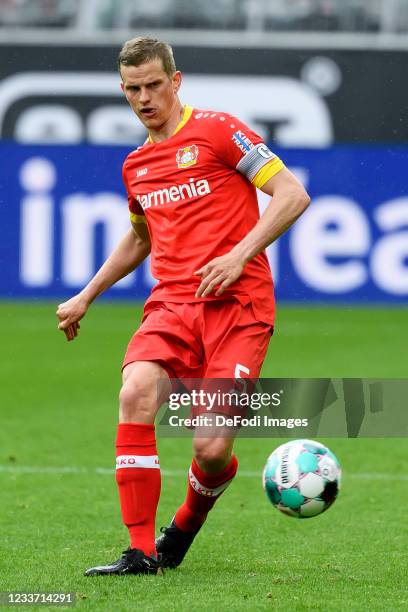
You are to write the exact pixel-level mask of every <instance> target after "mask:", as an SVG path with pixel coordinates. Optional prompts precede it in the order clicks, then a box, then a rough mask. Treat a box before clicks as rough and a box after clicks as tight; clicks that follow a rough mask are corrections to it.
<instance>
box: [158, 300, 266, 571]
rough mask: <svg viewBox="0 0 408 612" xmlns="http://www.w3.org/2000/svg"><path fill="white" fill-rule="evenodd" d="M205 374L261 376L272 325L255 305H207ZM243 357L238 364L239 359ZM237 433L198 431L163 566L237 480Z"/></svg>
mask: <svg viewBox="0 0 408 612" xmlns="http://www.w3.org/2000/svg"><path fill="white" fill-rule="evenodd" d="M207 311H208V312H207V325H206V326H205V328H206V330H208V332H207V334H206V336H207V337H206V338H205V340H206V354H207V357H208V363H207V368H206V371H205V377H206V378H223V379H225V378H228V379H230V380H231V383H234V382H235V380H236V379H237V378H239V379H242V378H251V379H253V378H257V377H258V376H259V372H260V370H261V367H262V363H263V360H264V358H265V355H266V351H267V348H268V344H269V340H270V331H271V327H270V326H269V325H267V324H266V323H262V322H258V321H257V320H256V319H255V318H254V315H253V312H252V308H251V306H250V305H248V307H242V306H241V305H240V304H239V303H235V302H234V303H233V304H232V305H231V304H230V305H228V304H227V305H226V306H223V305H219V304H212V305H208V306H207ZM237 359H239V362H237ZM233 444H234V431H233V430H231V429H230V428H227V429H225V428H224V429H222V430H219V431H218V432H215V435H214V432H212V433H211V436H206V435H205V431H204V432H203V430H198V431H196V435H195V438H194V443H193V452H194V456H193V460H192V463H191V466H190V469H189V474H188V482H187V494H186V498H185V501H184V503H183V504H182V505H181V506H180V508H179V509H178V510H177V512H176V514H175V517H174V518H173V520H172V522H171V524H170V526H169V527H167V528H165V529H163V535H162V536H161V537H160V538H159V539H158V540H157V542H156V545H157V550H158V552H159V554H160V555H161V557H162V562H163V565H165V566H167V567H176V566H177V565H179V564H180V563H181V561H182V560H183V558H184V556H185V554H186V552H187V550H188V549H189V547H190V546H191V543H192V541H193V539H194V537H195V536H196V534H197V533H198V531H199V529H200V528H201V526H202V525H203V523H204V521H205V519H206V518H207V514H208V512H209V511H210V510H211V509H212V508H213V506H214V505H215V503H216V501H217V499H218V498H219V497H220V496H221V495H222V493H223V492H224V491H225V489H226V488H227V487H228V486H229V484H230V483H231V482H232V479H233V478H234V476H235V474H236V472H237V468H238V461H237V459H236V457H235V455H234V454H233Z"/></svg>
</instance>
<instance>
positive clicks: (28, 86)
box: [0, 0, 408, 304]
mask: <svg viewBox="0 0 408 612" xmlns="http://www.w3.org/2000/svg"><path fill="white" fill-rule="evenodd" d="M407 29H408V2H407V0H372V1H370V2H365V1H363V0H338V1H337V0H288V1H286V0H285V1H283V0H218V1H217V2H211V3H206V2H198V1H196V0H189V1H187V0H156V1H155V2H151V1H146V0H138V1H128V0H121V1H120V2H119V1H116V0H84V1H80V0H2V2H1V3H0V50H1V60H0V139H1V140H0V147H1V148H0V150H1V152H2V164H1V167H0V183H1V185H0V189H1V190H2V196H1V197H2V206H1V212H0V221H1V227H2V228H3V231H4V232H5V235H4V237H3V240H2V244H1V246H0V248H1V250H2V261H3V262H5V264H6V265H5V266H4V268H3V273H2V275H1V280H0V297H2V298H9V299H10V298H11V299H14V298H20V297H34V298H39V297H51V296H52V297H54V296H63V295H70V294H72V293H74V292H75V291H76V290H77V289H78V288H80V287H82V286H83V285H84V283H86V281H87V280H88V279H89V278H90V276H91V274H92V273H93V271H94V270H96V268H97V267H98V265H99V264H100V263H101V261H102V260H103V258H104V257H105V256H106V254H107V253H108V252H109V251H110V250H111V248H112V247H113V245H114V244H115V243H116V241H117V240H118V238H119V236H120V235H121V234H122V233H123V231H124V230H125V228H126V227H127V222H128V221H127V212H126V200H125V193H124V189H123V186H122V183H121V176H120V170H121V164H122V161H123V159H124V157H125V156H126V154H127V152H128V151H130V150H131V149H133V148H134V147H135V146H136V145H138V144H139V143H140V142H142V141H143V129H142V128H141V126H140V125H139V124H138V123H137V121H136V120H135V119H134V118H133V116H132V113H131V111H130V110H129V108H128V107H127V105H126V103H125V101H124V100H123V98H122V95H121V91H120V89H119V80H118V76H117V73H116V67H115V59H116V55H117V52H118V49H119V48H120V46H121V44H122V42H123V41H124V40H126V39H127V38H129V37H133V36H135V35H138V34H145V33H149V34H153V35H157V36H158V37H162V38H163V39H165V40H168V41H169V42H170V43H172V44H173V45H174V49H175V56H176V61H177V64H178V66H179V68H180V69H181V70H182V71H183V72H184V74H185V83H184V86H183V93H182V100H183V101H186V102H189V103H191V104H193V105H195V106H197V107H198V108H203V109H206V108H210V109H212V108H214V109H220V110H225V111H228V112H232V113H233V114H236V115H238V116H239V117H240V118H241V119H243V120H244V121H246V122H248V123H249V124H250V125H251V126H252V127H253V128H255V129H256V130H257V131H258V132H261V133H262V134H263V135H264V137H265V138H266V140H267V141H268V142H269V143H270V145H271V146H272V148H273V149H274V150H276V152H277V153H279V154H280V155H281V156H282V157H283V159H284V160H285V161H286V163H287V164H288V165H289V166H290V167H291V168H292V169H293V170H294V171H295V172H296V173H297V174H298V176H299V177H300V178H301V179H302V180H303V182H304V183H305V185H306V187H307V188H308V189H309V191H310V193H311V195H312V197H313V201H314V203H313V206H312V207H311V208H310V210H309V211H308V213H307V214H306V215H305V216H304V217H302V219H301V220H300V221H299V222H298V223H297V224H296V226H295V227H294V229H293V230H292V231H291V232H290V233H289V234H287V235H286V236H285V237H284V238H282V239H281V240H280V241H279V243H277V244H275V245H273V247H271V248H270V249H269V257H270V261H271V265H272V268H273V271H274V277H275V281H276V285H277V295H278V298H279V299H281V300H286V301H294V302H302V303H309V302H324V303H329V302H332V303H333V302H341V303H348V304H350V303H357V302H364V303H368V304H370V303H383V304H390V303H396V302H397V303H398V302H399V303H403V304H405V303H406V298H407V295H408V267H407V257H408V234H407V231H406V226H407V223H408V199H407V194H406V180H405V176H404V174H405V168H406V155H407V150H406V149H405V148H404V146H405V144H406V133H407V129H406V126H407V124H408V105H407V103H406V99H405V89H406V84H405V71H406V59H407V49H408V43H407V38H406V32H407ZM260 205H261V208H262V207H263V206H264V205H265V199H263V198H262V197H260ZM152 282H153V281H152V279H151V277H150V274H149V270H148V266H147V265H146V266H144V267H143V268H141V269H140V270H138V271H137V272H136V273H135V274H133V275H132V276H130V277H129V278H128V279H125V280H124V281H122V282H121V283H118V285H117V286H116V287H115V288H114V289H112V291H111V292H110V297H112V298H119V299H120V298H132V299H135V298H141V299H142V298H144V297H145V296H146V294H147V292H148V291H149V289H150V287H151V285H152Z"/></svg>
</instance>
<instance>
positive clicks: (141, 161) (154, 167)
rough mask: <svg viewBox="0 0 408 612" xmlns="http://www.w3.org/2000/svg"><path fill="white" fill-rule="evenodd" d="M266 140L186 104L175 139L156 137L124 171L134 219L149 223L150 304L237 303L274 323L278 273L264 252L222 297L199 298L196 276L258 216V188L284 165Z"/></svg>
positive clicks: (232, 120) (223, 116)
mask: <svg viewBox="0 0 408 612" xmlns="http://www.w3.org/2000/svg"><path fill="white" fill-rule="evenodd" d="M283 167H284V166H283V163H282V161H281V160H280V159H279V158H278V157H277V156H276V155H274V153H272V151H270V150H269V148H268V147H267V146H266V145H265V143H264V142H263V140H262V138H261V137H260V136H259V135H257V134H256V133H255V132H253V131H252V130H251V129H249V128H248V127H247V126H246V125H245V124H243V123H242V122H241V121H239V120H238V119H237V118H236V117H233V116H231V115H228V114H227V113H220V112H212V111H203V110H197V109H193V108H191V107H189V106H186V107H185V109H184V115H183V119H182V121H181V122H180V124H179V125H178V127H177V129H176V131H175V132H174V134H173V135H172V136H171V137H170V138H167V139H166V140H164V141H162V142H158V143H154V142H152V141H150V140H148V141H146V143H145V144H144V145H143V146H142V147H139V148H138V149H137V150H136V151H133V152H132V153H130V154H129V156H128V157H127V159H126V160H125V163H124V166H123V177H124V182H125V185H126V188H127V192H128V200H129V210H130V217H131V220H132V221H133V222H134V223H138V222H139V223H140V222H146V223H147V226H148V230H149V234H150V239H151V245H152V249H151V270H152V275H153V277H154V278H156V279H157V280H158V283H157V285H156V286H155V287H154V288H153V290H152V293H151V296H150V297H149V299H148V302H151V301H164V302H166V301H167V302H196V301H208V300H214V299H218V300H221V299H222V300H225V299H232V298H235V299H238V300H239V301H240V302H241V303H242V304H249V303H252V307H253V311H254V314H255V317H256V318H257V319H258V320H260V321H264V322H267V323H270V324H273V322H274V314H275V304H274V297H273V283H272V277H271V271H270V268H269V264H268V260H267V257H266V255H265V252H262V253H260V254H259V255H256V256H255V257H254V258H253V259H252V260H251V261H250V262H248V263H247V264H246V266H245V268H244V270H243V273H242V275H241V276H240V277H239V279H238V280H237V281H236V282H235V283H233V284H232V285H231V286H230V287H228V288H227V289H226V291H225V292H224V293H223V294H222V296H220V297H218V298H217V297H216V296H214V295H211V296H208V297H206V298H196V297H195V292H196V291H197V288H198V286H199V284H200V282H201V278H200V277H199V276H197V275H195V274H194V273H195V271H196V270H198V269H199V268H201V267H202V266H203V265H204V264H206V263H208V262H209V261H210V260H211V259H213V258H214V257H217V256H220V255H223V254H225V253H228V252H229V251H230V250H231V249H232V248H233V247H234V246H235V245H236V244H237V243H238V242H239V241H240V240H242V239H243V238H244V237H245V236H246V234H248V232H249V231H250V230H251V229H252V228H253V227H254V226H255V225H256V223H257V221H258V219H259V209H258V201H257V196H256V186H257V187H262V186H263V185H264V184H265V183H266V182H267V181H268V180H269V179H270V178H271V177H272V176H274V175H275V174H276V173H277V172H279V171H280V170H281V169H282V168H283Z"/></svg>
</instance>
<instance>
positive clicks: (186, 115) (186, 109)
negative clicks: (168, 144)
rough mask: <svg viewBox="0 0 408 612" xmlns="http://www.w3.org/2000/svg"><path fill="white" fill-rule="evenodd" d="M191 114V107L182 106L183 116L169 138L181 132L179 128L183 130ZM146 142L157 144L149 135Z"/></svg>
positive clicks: (187, 105)
mask: <svg viewBox="0 0 408 612" xmlns="http://www.w3.org/2000/svg"><path fill="white" fill-rule="evenodd" d="M192 114H193V107H192V106H190V105H189V104H185V105H184V109H183V116H182V118H181V120H180V121H179V123H178V124H177V126H176V129H175V130H174V132H173V133H172V135H171V136H174V135H175V134H177V132H179V131H180V130H181V128H183V127H184V126H185V125H186V123H187V121H188V120H189V119H190V117H191V115H192ZM171 136H170V138H171ZM146 142H148V143H150V144H157V143H155V142H154V140H152V138H151V136H150V134H149V136H148V137H147V141H146Z"/></svg>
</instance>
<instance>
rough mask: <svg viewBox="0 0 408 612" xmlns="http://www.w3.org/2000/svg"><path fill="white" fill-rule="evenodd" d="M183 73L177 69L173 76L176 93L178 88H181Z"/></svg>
mask: <svg viewBox="0 0 408 612" xmlns="http://www.w3.org/2000/svg"><path fill="white" fill-rule="evenodd" d="M182 78H183V77H182V75H181V72H180V70H176V72H175V73H174V74H173V76H172V83H173V91H174V93H175V94H176V93H177V92H178V90H179V89H180V85H181V81H182Z"/></svg>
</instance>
